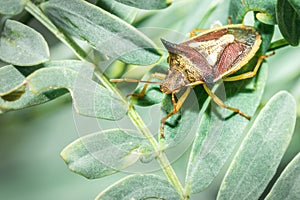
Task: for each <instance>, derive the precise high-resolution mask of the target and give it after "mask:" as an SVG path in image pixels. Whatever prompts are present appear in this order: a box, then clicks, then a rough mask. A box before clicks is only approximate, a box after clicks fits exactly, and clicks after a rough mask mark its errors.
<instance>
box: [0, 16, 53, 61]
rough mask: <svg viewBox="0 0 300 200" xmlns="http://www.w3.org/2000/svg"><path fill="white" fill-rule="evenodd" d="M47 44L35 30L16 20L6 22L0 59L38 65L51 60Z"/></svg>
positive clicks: (0, 44) (1, 40)
mask: <svg viewBox="0 0 300 200" xmlns="http://www.w3.org/2000/svg"><path fill="white" fill-rule="evenodd" d="M49 57H50V54H49V49H48V45H47V42H46V41H45V39H44V38H43V36H42V35H41V34H40V33H38V32H37V31H35V30H34V29H32V28H30V27H28V26H26V25H24V24H22V23H20V22H17V21H14V20H7V21H6V22H5V26H4V30H3V32H2V35H1V38H0V59H1V60H3V61H4V62H7V63H10V64H13V65H19V66H31V65H37V64H40V63H43V62H46V61H48V60H49Z"/></svg>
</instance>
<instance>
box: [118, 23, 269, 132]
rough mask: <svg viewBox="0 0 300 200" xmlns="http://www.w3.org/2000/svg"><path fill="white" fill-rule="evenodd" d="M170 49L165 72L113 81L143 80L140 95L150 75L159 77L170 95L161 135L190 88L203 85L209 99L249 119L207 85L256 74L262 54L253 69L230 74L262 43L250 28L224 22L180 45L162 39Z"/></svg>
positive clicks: (249, 57)
mask: <svg viewBox="0 0 300 200" xmlns="http://www.w3.org/2000/svg"><path fill="white" fill-rule="evenodd" d="M161 41H162V43H163V45H164V46H165V48H166V49H167V50H168V52H169V57H168V63H169V66H170V67H169V70H168V72H167V74H166V75H165V74H158V73H155V74H153V75H152V76H150V78H149V80H148V81H137V80H129V79H115V80H114V82H121V81H129V82H146V83H147V84H145V86H144V89H143V90H142V93H141V94H138V95H133V96H138V97H142V96H143V95H144V93H145V90H146V88H147V86H148V84H149V83H151V82H150V81H151V78H153V77H156V78H159V79H162V82H161V83H160V89H161V91H162V92H163V93H165V94H171V95H172V101H173V105H174V109H173V111H171V112H170V113H169V114H168V115H166V116H165V117H164V118H163V119H162V120H161V128H160V131H161V137H164V124H165V122H166V120H167V119H168V118H169V117H170V116H172V115H173V114H175V113H177V111H178V110H179V109H180V108H181V106H182V104H183V102H184V101H185V99H186V97H187V96H188V94H189V92H190V89H191V88H192V87H194V86H196V85H200V84H203V86H204V89H205V90H206V92H207V93H208V95H209V96H211V98H212V100H213V101H214V102H215V103H216V104H217V105H219V106H221V107H224V108H226V109H229V110H232V111H233V112H236V113H238V114H240V115H241V116H243V117H245V118H247V119H250V116H248V115H246V114H245V113H243V112H241V111H240V110H239V109H237V108H233V107H230V106H227V105H226V104H225V103H223V102H222V100H221V99H219V98H218V97H217V96H216V95H215V94H214V93H213V92H211V90H210V89H209V87H208V86H207V84H212V83H214V82H216V81H218V80H220V79H222V80H223V81H238V80H242V79H246V78H251V77H253V76H255V74H256V72H257V71H258V68H259V66H260V64H261V62H262V60H263V59H264V58H265V57H266V56H261V57H260V58H259V59H258V62H257V64H256V66H255V68H254V70H253V71H250V72H247V73H244V74H240V75H236V76H230V75H232V74H233V73H235V72H236V71H238V70H239V69H240V68H241V67H243V66H244V65H245V64H247V63H248V62H249V60H251V58H253V56H254V55H255V53H256V52H257V50H258V49H259V46H260V43H261V37H260V35H259V33H258V32H256V30H255V29H254V28H252V27H248V26H244V25H227V26H222V27H218V28H214V29H210V30H208V31H205V32H202V33H201V34H199V35H196V36H195V37H192V38H190V39H189V40H187V41H185V42H182V43H180V44H174V43H171V42H168V41H166V40H163V39H162V40H161ZM184 88H186V90H185V92H184V93H183V95H182V96H181V97H180V98H179V99H178V101H177V102H176V100H175V97H174V95H175V94H176V93H177V92H179V91H180V90H182V89H184Z"/></svg>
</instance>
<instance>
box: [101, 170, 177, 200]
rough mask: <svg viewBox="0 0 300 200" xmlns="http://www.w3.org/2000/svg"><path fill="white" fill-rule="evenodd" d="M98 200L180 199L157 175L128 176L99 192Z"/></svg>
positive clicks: (166, 182) (167, 183)
mask: <svg viewBox="0 0 300 200" xmlns="http://www.w3.org/2000/svg"><path fill="white" fill-rule="evenodd" d="M96 199H99V200H106V199H107V200H120V199H122V200H131V199H168V200H178V199H181V197H180V196H179V194H178V193H177V192H176V190H175V189H174V188H173V186H172V185H170V183H169V182H168V181H166V180H164V179H162V178H161V177H159V176H157V175H151V174H149V175H130V176H127V177H125V178H124V179H122V180H120V181H119V182H117V183H115V184H114V185H112V186H110V187H109V188H107V189H106V190H104V191H103V192H101V193H100V194H99V195H98V196H97V197H96Z"/></svg>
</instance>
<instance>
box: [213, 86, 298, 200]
mask: <svg viewBox="0 0 300 200" xmlns="http://www.w3.org/2000/svg"><path fill="white" fill-rule="evenodd" d="M295 123H296V102H295V100H294V98H293V97H292V96H291V95H290V94H289V93H287V92H284V91H283V92H278V93H277V94H275V95H274V96H273V97H272V98H271V99H270V101H269V102H268V103H267V104H266V106H265V107H264V108H263V109H262V110H261V112H260V113H259V115H258V116H257V118H256V119H255V121H254V123H253V125H252V127H251V129H250V130H249V131H248V133H247V135H246V137H245V138H244V140H243V142H242V144H241V146H240V148H239V150H238V152H237V153H236V155H235V157H234V159H233V162H232V163H231V165H230V167H229V169H228V171H227V174H226V175H225V177H224V180H223V182H222V184H221V187H220V191H219V194H218V199H219V200H221V199H253V200H254V199H258V198H259V197H260V195H261V194H262V193H263V191H264V190H265V187H266V186H267V185H268V183H269V181H270V180H271V179H272V177H273V176H274V174H275V173H276V170H277V167H278V165H279V163H280V161H281V159H282V157H283V155H284V153H285V151H286V149H287V147H288V145H289V143H290V140H291V138H292V135H293V132H294V127H295Z"/></svg>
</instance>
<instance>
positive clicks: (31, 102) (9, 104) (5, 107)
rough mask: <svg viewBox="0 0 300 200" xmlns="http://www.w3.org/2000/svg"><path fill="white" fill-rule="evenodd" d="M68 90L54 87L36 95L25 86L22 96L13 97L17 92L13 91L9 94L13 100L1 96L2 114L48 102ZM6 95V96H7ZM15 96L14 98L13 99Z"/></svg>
mask: <svg viewBox="0 0 300 200" xmlns="http://www.w3.org/2000/svg"><path fill="white" fill-rule="evenodd" d="M67 92H68V90H66V89H63V88H62V89H53V90H49V91H47V92H43V93H41V94H38V95H35V94H33V93H31V92H30V90H29V88H28V87H27V88H25V90H24V92H22V93H21V94H22V96H21V97H20V95H19V96H17V97H19V98H13V97H11V96H12V95H14V94H16V92H15V91H14V92H12V93H10V94H9V95H7V96H9V98H10V99H9V100H13V101H7V98H3V97H2V98H0V114H1V113H5V112H8V111H13V110H20V109H23V108H28V107H31V106H35V105H39V104H43V103H46V102H48V101H51V100H53V99H56V98H58V97H60V96H62V95H64V94H66V93H67ZM7 96H5V97H7ZM11 98H13V99H11Z"/></svg>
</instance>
